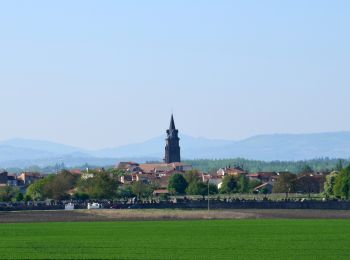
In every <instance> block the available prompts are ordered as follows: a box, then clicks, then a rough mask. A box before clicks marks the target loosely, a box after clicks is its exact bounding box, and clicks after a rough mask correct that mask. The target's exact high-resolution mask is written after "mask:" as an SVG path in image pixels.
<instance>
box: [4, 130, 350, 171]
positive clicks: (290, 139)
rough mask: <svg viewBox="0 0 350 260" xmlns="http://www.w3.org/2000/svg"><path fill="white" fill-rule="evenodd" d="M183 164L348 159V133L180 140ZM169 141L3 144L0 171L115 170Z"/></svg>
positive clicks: (159, 154) (156, 154)
mask: <svg viewBox="0 0 350 260" xmlns="http://www.w3.org/2000/svg"><path fill="white" fill-rule="evenodd" d="M180 138H181V141H180V145H181V155H182V158H184V159H221V158H237V157H241V158H246V159H256V160H265V161H272V160H307V159H313V158H322V157H330V158H349V157H350V132H334V133H317V134H271V135H259V136H254V137H250V138H247V139H244V140H241V141H230V140H215V139H206V138H200V137H191V136H188V135H182V136H180ZM164 145H165V137H164V136H159V137H156V138H153V139H150V140H148V141H146V142H142V143H136V144H130V145H124V146H119V147H116V148H106V149H101V150H97V151H88V150H85V149H81V148H78V147H73V146H68V145H62V144H59V143H54V142H49V141H41V140H27V139H11V140H7V141H3V142H0V167H6V168H7V167H28V166H31V165H38V166H41V167H43V166H48V165H54V164H56V163H62V162H63V163H65V164H66V165H67V166H78V165H82V164H84V163H88V164H92V165H101V166H102V165H113V164H115V163H117V162H118V161H122V160H135V161H139V162H144V161H149V160H161V159H162V158H163V154H164Z"/></svg>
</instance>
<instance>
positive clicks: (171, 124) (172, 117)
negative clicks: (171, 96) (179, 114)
mask: <svg viewBox="0 0 350 260" xmlns="http://www.w3.org/2000/svg"><path fill="white" fill-rule="evenodd" d="M169 130H175V122H174V116H173V114H171V119H170V126H169Z"/></svg>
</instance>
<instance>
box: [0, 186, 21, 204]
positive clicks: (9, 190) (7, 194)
mask: <svg viewBox="0 0 350 260" xmlns="http://www.w3.org/2000/svg"><path fill="white" fill-rule="evenodd" d="M16 193H17V190H16V189H14V188H13V187H10V186H4V187H0V201H6V202H7V201H11V199H12V198H14V197H15V196H16Z"/></svg>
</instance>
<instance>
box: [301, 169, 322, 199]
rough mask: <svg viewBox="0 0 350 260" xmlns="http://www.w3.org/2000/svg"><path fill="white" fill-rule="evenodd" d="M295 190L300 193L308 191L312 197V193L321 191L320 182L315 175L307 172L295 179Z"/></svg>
mask: <svg viewBox="0 0 350 260" xmlns="http://www.w3.org/2000/svg"><path fill="white" fill-rule="evenodd" d="M295 190H296V191H297V192H300V193H307V194H308V195H309V197H310V196H311V193H319V192H320V182H319V180H318V179H317V178H316V177H315V176H310V175H309V174H305V175H303V176H300V177H298V178H297V179H296V180H295Z"/></svg>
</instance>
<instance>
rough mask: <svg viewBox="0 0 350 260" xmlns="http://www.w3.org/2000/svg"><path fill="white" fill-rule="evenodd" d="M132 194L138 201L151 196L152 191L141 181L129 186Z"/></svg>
mask: <svg viewBox="0 0 350 260" xmlns="http://www.w3.org/2000/svg"><path fill="white" fill-rule="evenodd" d="M131 190H132V193H133V194H135V195H136V196H137V198H138V199H141V198H147V197H149V196H151V195H152V192H153V189H152V188H151V186H150V185H147V184H145V183H143V182H142V181H135V182H134V183H133V184H132V185H131Z"/></svg>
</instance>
